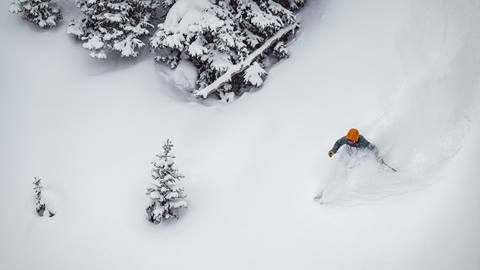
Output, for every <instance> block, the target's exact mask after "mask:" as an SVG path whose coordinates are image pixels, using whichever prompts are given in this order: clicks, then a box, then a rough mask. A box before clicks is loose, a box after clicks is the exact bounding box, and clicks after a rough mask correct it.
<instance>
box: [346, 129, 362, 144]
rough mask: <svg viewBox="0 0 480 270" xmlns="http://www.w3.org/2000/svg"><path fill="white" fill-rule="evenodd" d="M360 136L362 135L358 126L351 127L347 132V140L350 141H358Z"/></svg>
mask: <svg viewBox="0 0 480 270" xmlns="http://www.w3.org/2000/svg"><path fill="white" fill-rule="evenodd" d="M359 137H360V133H359V132H358V129H356V128H352V129H350V130H349V131H348V133H347V140H349V141H353V142H357V141H358V138H359Z"/></svg>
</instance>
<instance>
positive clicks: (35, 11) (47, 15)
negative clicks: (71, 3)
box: [10, 0, 62, 28]
mask: <svg viewBox="0 0 480 270" xmlns="http://www.w3.org/2000/svg"><path fill="white" fill-rule="evenodd" d="M10 12H11V13H14V14H22V16H23V17H24V18H25V19H26V20H27V21H29V22H32V23H34V24H36V25H38V26H39V27H41V28H50V27H55V26H57V24H58V22H59V21H60V20H62V14H61V13H60V9H59V8H58V7H57V6H56V5H55V4H54V3H52V1H51V0H16V1H15V2H13V3H11V4H10Z"/></svg>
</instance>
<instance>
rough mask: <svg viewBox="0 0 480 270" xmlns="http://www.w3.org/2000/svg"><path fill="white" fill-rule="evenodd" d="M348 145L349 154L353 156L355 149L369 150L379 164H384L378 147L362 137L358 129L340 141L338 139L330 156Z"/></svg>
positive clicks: (329, 153) (354, 129)
mask: <svg viewBox="0 0 480 270" xmlns="http://www.w3.org/2000/svg"><path fill="white" fill-rule="evenodd" d="M345 144H346V145H347V147H348V148H347V152H348V153H349V154H350V155H351V154H352V153H353V151H354V149H367V150H369V151H371V152H372V153H373V154H374V155H375V157H376V158H377V161H378V163H380V164H384V161H383V158H382V157H381V156H380V155H379V152H378V149H377V147H376V146H375V145H374V144H372V143H370V142H369V141H367V139H365V137H363V136H362V135H360V133H359V132H358V129H356V128H352V129H350V130H349V131H348V133H347V136H343V137H341V138H340V139H338V140H337V141H336V142H335V144H334V145H333V148H332V149H331V150H330V151H328V156H329V157H333V155H335V154H336V153H337V151H338V149H339V148H340V147H342V146H343V145H345Z"/></svg>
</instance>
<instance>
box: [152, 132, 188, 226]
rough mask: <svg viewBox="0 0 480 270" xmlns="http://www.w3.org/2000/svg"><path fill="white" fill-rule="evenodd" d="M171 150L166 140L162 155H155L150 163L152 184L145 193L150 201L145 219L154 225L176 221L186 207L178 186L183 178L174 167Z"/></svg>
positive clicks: (181, 188) (169, 143) (180, 188)
mask: <svg viewBox="0 0 480 270" xmlns="http://www.w3.org/2000/svg"><path fill="white" fill-rule="evenodd" d="M172 148H173V144H172V142H171V141H170V140H167V141H166V142H165V144H164V145H163V154H162V155H157V159H156V160H155V161H154V162H152V164H153V168H152V178H153V183H152V184H151V185H150V187H148V189H147V193H146V194H147V196H148V197H149V199H150V203H149V205H148V206H147V208H146V212H147V219H148V220H149V221H150V222H152V223H155V224H158V223H161V222H163V221H167V220H169V219H171V218H176V219H178V218H179V217H180V216H179V212H180V209H182V208H186V207H187V202H186V201H185V197H186V196H185V194H184V192H183V187H181V185H180V180H181V179H182V178H184V176H182V175H180V174H179V173H178V170H177V169H176V167H175V162H174V159H175V156H174V155H173V154H172Z"/></svg>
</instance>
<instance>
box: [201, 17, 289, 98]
mask: <svg viewBox="0 0 480 270" xmlns="http://www.w3.org/2000/svg"><path fill="white" fill-rule="evenodd" d="M297 27H298V24H293V25H289V26H287V27H285V28H283V29H281V30H280V31H278V32H277V33H276V34H275V35H274V36H273V37H271V38H269V39H268V40H267V41H265V43H264V44H263V45H262V46H261V47H260V48H258V49H257V50H256V51H254V52H253V53H251V54H250V55H249V56H248V57H247V58H246V59H245V60H244V61H243V62H240V63H238V64H236V65H233V66H231V67H230V68H228V70H227V72H225V73H224V74H223V75H222V76H220V77H219V78H218V79H217V80H215V81H214V82H213V83H211V84H210V85H208V86H207V87H205V88H203V89H198V90H195V91H194V93H193V94H194V96H196V97H203V98H207V96H208V95H210V94H211V93H212V92H214V91H215V90H217V89H218V88H220V87H221V86H222V85H223V84H225V83H227V82H230V81H231V80H232V77H233V76H234V75H236V74H238V73H240V72H243V71H244V70H245V69H247V68H248V67H250V66H251V65H252V63H253V62H254V61H255V59H257V58H258V57H259V56H260V55H262V54H263V53H265V52H266V51H267V50H269V49H270V48H271V47H272V46H273V45H275V44H276V43H277V42H278V41H280V40H281V39H283V38H284V37H285V36H286V35H288V34H289V33H291V32H293V31H295V29H296V28H297Z"/></svg>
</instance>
